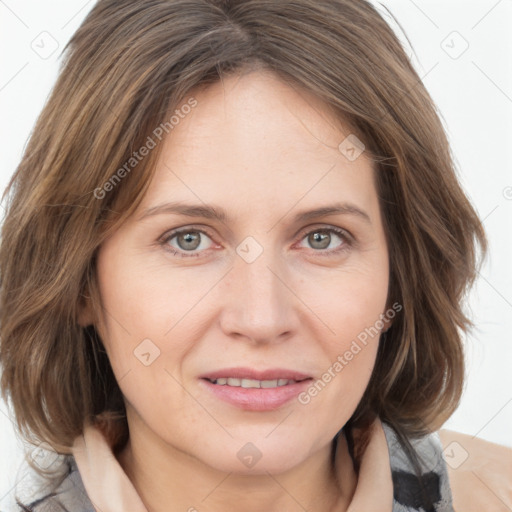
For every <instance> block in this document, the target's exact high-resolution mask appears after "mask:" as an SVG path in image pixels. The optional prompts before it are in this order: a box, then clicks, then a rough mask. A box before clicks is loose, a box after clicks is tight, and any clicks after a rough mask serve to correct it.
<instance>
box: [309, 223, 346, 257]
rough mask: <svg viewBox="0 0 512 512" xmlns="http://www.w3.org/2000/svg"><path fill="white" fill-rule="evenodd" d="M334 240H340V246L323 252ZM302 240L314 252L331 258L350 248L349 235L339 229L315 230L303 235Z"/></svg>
mask: <svg viewBox="0 0 512 512" xmlns="http://www.w3.org/2000/svg"><path fill="white" fill-rule="evenodd" d="M333 235H334V237H333ZM336 238H338V239H340V240H341V241H342V244H341V245H338V247H337V248H335V249H331V250H328V251H325V249H327V248H328V247H329V246H330V245H331V242H332V241H333V239H334V240H335V239H336ZM304 239H305V240H306V242H307V243H308V244H309V245H310V247H312V248H313V249H316V251H315V252H321V253H325V256H332V255H334V254H338V253H340V252H343V251H348V250H349V249H350V248H351V246H352V237H351V235H349V233H348V232H347V231H345V230H344V229H340V228H332V227H331V228H316V229H313V230H311V231H308V232H307V233H305V234H304V236H303V238H302V240H304Z"/></svg>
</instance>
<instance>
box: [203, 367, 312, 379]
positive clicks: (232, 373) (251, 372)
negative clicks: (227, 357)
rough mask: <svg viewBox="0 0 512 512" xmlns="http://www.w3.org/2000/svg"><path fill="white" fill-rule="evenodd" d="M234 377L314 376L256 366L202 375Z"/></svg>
mask: <svg viewBox="0 0 512 512" xmlns="http://www.w3.org/2000/svg"><path fill="white" fill-rule="evenodd" d="M228 377H232V378H235V379H254V380H275V379H288V380H304V379H310V378H312V377H311V375H306V374H305V373H301V372H298V371H295V370H289V369H286V368H269V369H268V370H256V369H254V368H244V367H236V368H222V369H221V370H216V371H214V372H210V373H205V374H204V375H200V378H201V379H212V380H215V379H221V378H228Z"/></svg>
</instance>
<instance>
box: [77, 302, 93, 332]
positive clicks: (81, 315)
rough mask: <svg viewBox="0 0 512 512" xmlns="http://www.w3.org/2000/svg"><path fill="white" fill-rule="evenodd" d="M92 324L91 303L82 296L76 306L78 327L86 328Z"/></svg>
mask: <svg viewBox="0 0 512 512" xmlns="http://www.w3.org/2000/svg"><path fill="white" fill-rule="evenodd" d="M93 324H94V315H93V312H92V307H91V302H90V300H89V298H88V297H84V296H83V295H82V296H81V297H80V300H79V304H78V325H80V327H87V326H88V325H93Z"/></svg>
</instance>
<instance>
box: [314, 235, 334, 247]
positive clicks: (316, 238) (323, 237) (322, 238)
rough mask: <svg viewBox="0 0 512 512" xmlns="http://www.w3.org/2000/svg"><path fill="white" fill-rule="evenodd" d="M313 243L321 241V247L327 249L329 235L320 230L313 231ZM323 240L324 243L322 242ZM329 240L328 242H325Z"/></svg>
mask: <svg viewBox="0 0 512 512" xmlns="http://www.w3.org/2000/svg"><path fill="white" fill-rule="evenodd" d="M312 236H313V243H316V242H320V247H319V248H320V249H325V248H326V247H328V245H329V238H330V237H329V235H328V234H326V233H322V232H319V231H316V232H315V233H313V235H312ZM322 242H323V243H322ZM325 242H327V243H325Z"/></svg>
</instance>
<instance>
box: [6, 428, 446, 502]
mask: <svg viewBox="0 0 512 512" xmlns="http://www.w3.org/2000/svg"><path fill="white" fill-rule="evenodd" d="M381 425H382V428H383V430H384V433H385V437H386V442H387V446H388V451H389V459H390V464H391V476H392V483H393V505H392V512H454V511H453V504H452V493H451V489H450V484H449V480H448V473H447V468H446V462H445V460H444V458H443V455H442V450H443V448H442V445H441V441H440V439H439V434H438V433H437V432H435V433H432V434H429V435H427V436H425V437H423V438H421V439H416V440H411V444H412V446H413V447H414V450H415V451H416V453H418V455H419V456H420V460H421V466H422V475H423V479H424V482H425V483H426V488H427V491H428V493H429V496H430V499H431V501H432V502H433V503H434V508H432V509H430V510H425V509H423V508H422V507H421V506H420V502H419V493H420V489H419V482H418V480H417V478H416V476H415V473H414V470H413V468H412V465H411V463H410V461H409V460H408V458H407V456H406V454H405V452H404V450H403V449H402V448H401V446H400V443H399V442H398V438H397V436H396V434H395V431H394V430H393V429H392V427H391V426H389V425H388V424H386V423H381ZM64 463H65V464H66V465H67V475H66V477H65V478H64V480H63V482H62V484H61V485H60V486H59V487H58V489H57V490H56V491H55V492H54V493H52V494H49V495H47V496H44V497H42V498H40V499H37V500H33V501H32V502H31V503H28V504H25V505H21V504H20V505H18V508H17V509H16V512H20V511H31V512H65V511H67V512H96V511H95V509H94V507H93V505H92V503H91V500H90V499H89V497H88V496H87V492H86V490H85V487H84V483H83V481H82V478H81V476H80V473H79V470H78V466H77V463H76V460H75V458H74V456H73V455H66V456H65V458H64ZM119 512H130V511H128V510H123V511H121V510H120V511H119ZM367 512H373V511H372V510H368V511H367ZM375 512H379V511H378V509H377V508H376V509H375Z"/></svg>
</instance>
